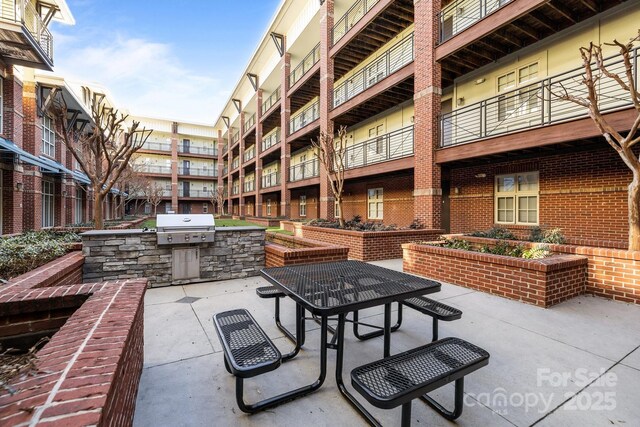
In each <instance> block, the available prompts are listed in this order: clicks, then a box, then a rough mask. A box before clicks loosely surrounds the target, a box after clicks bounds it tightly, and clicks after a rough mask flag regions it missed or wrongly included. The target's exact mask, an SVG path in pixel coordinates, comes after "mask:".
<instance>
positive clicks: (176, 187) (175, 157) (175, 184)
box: [171, 122, 179, 213]
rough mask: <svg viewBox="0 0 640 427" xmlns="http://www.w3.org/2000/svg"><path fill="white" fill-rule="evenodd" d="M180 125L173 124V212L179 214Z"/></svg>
mask: <svg viewBox="0 0 640 427" xmlns="http://www.w3.org/2000/svg"><path fill="white" fill-rule="evenodd" d="M178 191H179V183H178V123H176V122H173V123H172V124H171V210H172V211H174V212H176V213H177V212H178Z"/></svg>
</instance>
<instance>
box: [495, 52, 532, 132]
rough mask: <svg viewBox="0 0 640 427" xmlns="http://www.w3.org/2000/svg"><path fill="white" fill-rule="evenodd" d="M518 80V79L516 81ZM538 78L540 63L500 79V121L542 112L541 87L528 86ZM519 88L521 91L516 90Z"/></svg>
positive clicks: (512, 72) (504, 75)
mask: <svg viewBox="0 0 640 427" xmlns="http://www.w3.org/2000/svg"><path fill="white" fill-rule="evenodd" d="M516 78H517V79H516ZM537 78H538V63H537V62H534V63H532V64H529V65H527V66H524V67H521V68H518V70H517V75H516V71H510V72H508V73H506V74H503V75H502V76H499V77H498V93H499V94H501V93H504V95H502V96H500V97H499V98H498V121H504V120H507V119H509V118H510V117H517V116H522V115H525V114H528V113H534V112H537V111H540V98H539V91H540V89H539V87H538V86H537V85H531V84H529V85H527V83H528V82H532V81H534V80H536V79H537ZM516 87H519V88H520V89H519V90H514V89H516Z"/></svg>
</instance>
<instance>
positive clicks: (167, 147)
mask: <svg viewBox="0 0 640 427" xmlns="http://www.w3.org/2000/svg"><path fill="white" fill-rule="evenodd" d="M142 149H143V150H154V151H171V144H167V143H163V142H153V141H147V142H145V143H144V144H143V145H142Z"/></svg>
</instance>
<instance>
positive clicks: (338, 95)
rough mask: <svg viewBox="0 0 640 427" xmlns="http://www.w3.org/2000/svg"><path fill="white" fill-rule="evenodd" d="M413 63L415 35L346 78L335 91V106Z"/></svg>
mask: <svg viewBox="0 0 640 427" xmlns="http://www.w3.org/2000/svg"><path fill="white" fill-rule="evenodd" d="M412 61H413V33H411V34H409V35H407V36H406V37H405V38H403V39H402V40H401V41H399V42H398V43H396V44H395V45H393V46H392V47H390V48H389V49H388V50H387V51H385V52H384V53H383V54H382V55H381V56H380V57H379V58H377V59H376V60H374V61H373V62H372V63H370V64H368V65H367V66H365V67H364V68H362V69H361V70H359V71H358V72H356V73H355V74H354V75H352V76H351V77H347V78H345V80H344V81H343V82H342V83H340V84H339V85H338V86H337V87H336V88H335V89H334V90H333V106H334V107H337V106H338V105H341V104H343V103H345V102H347V101H348V100H349V99H351V98H353V97H354V96H356V95H357V94H359V93H361V92H364V91H365V90H366V89H368V88H370V87H371V86H373V85H375V84H376V83H378V82H379V81H380V80H382V79H384V78H385V77H387V76H389V75H391V74H393V73H395V72H396V71H398V70H399V69H400V68H402V67H404V66H405V65H407V64H409V63H410V62H412Z"/></svg>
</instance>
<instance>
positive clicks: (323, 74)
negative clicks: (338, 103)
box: [318, 0, 335, 219]
mask: <svg viewBox="0 0 640 427" xmlns="http://www.w3.org/2000/svg"><path fill="white" fill-rule="evenodd" d="M333 6H334V0H325V2H324V3H323V4H322V6H321V8H320V132H321V133H324V134H326V135H329V136H331V137H333V134H334V130H333V121H332V120H329V111H331V106H332V105H333V59H332V58H331V57H330V55H329V50H330V49H331V34H332V31H333ZM318 201H319V202H320V217H321V218H325V219H333V218H335V212H334V206H335V204H334V196H333V192H332V191H331V184H330V183H329V178H328V176H327V173H326V171H325V170H324V168H323V167H320V193H319V195H318Z"/></svg>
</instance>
